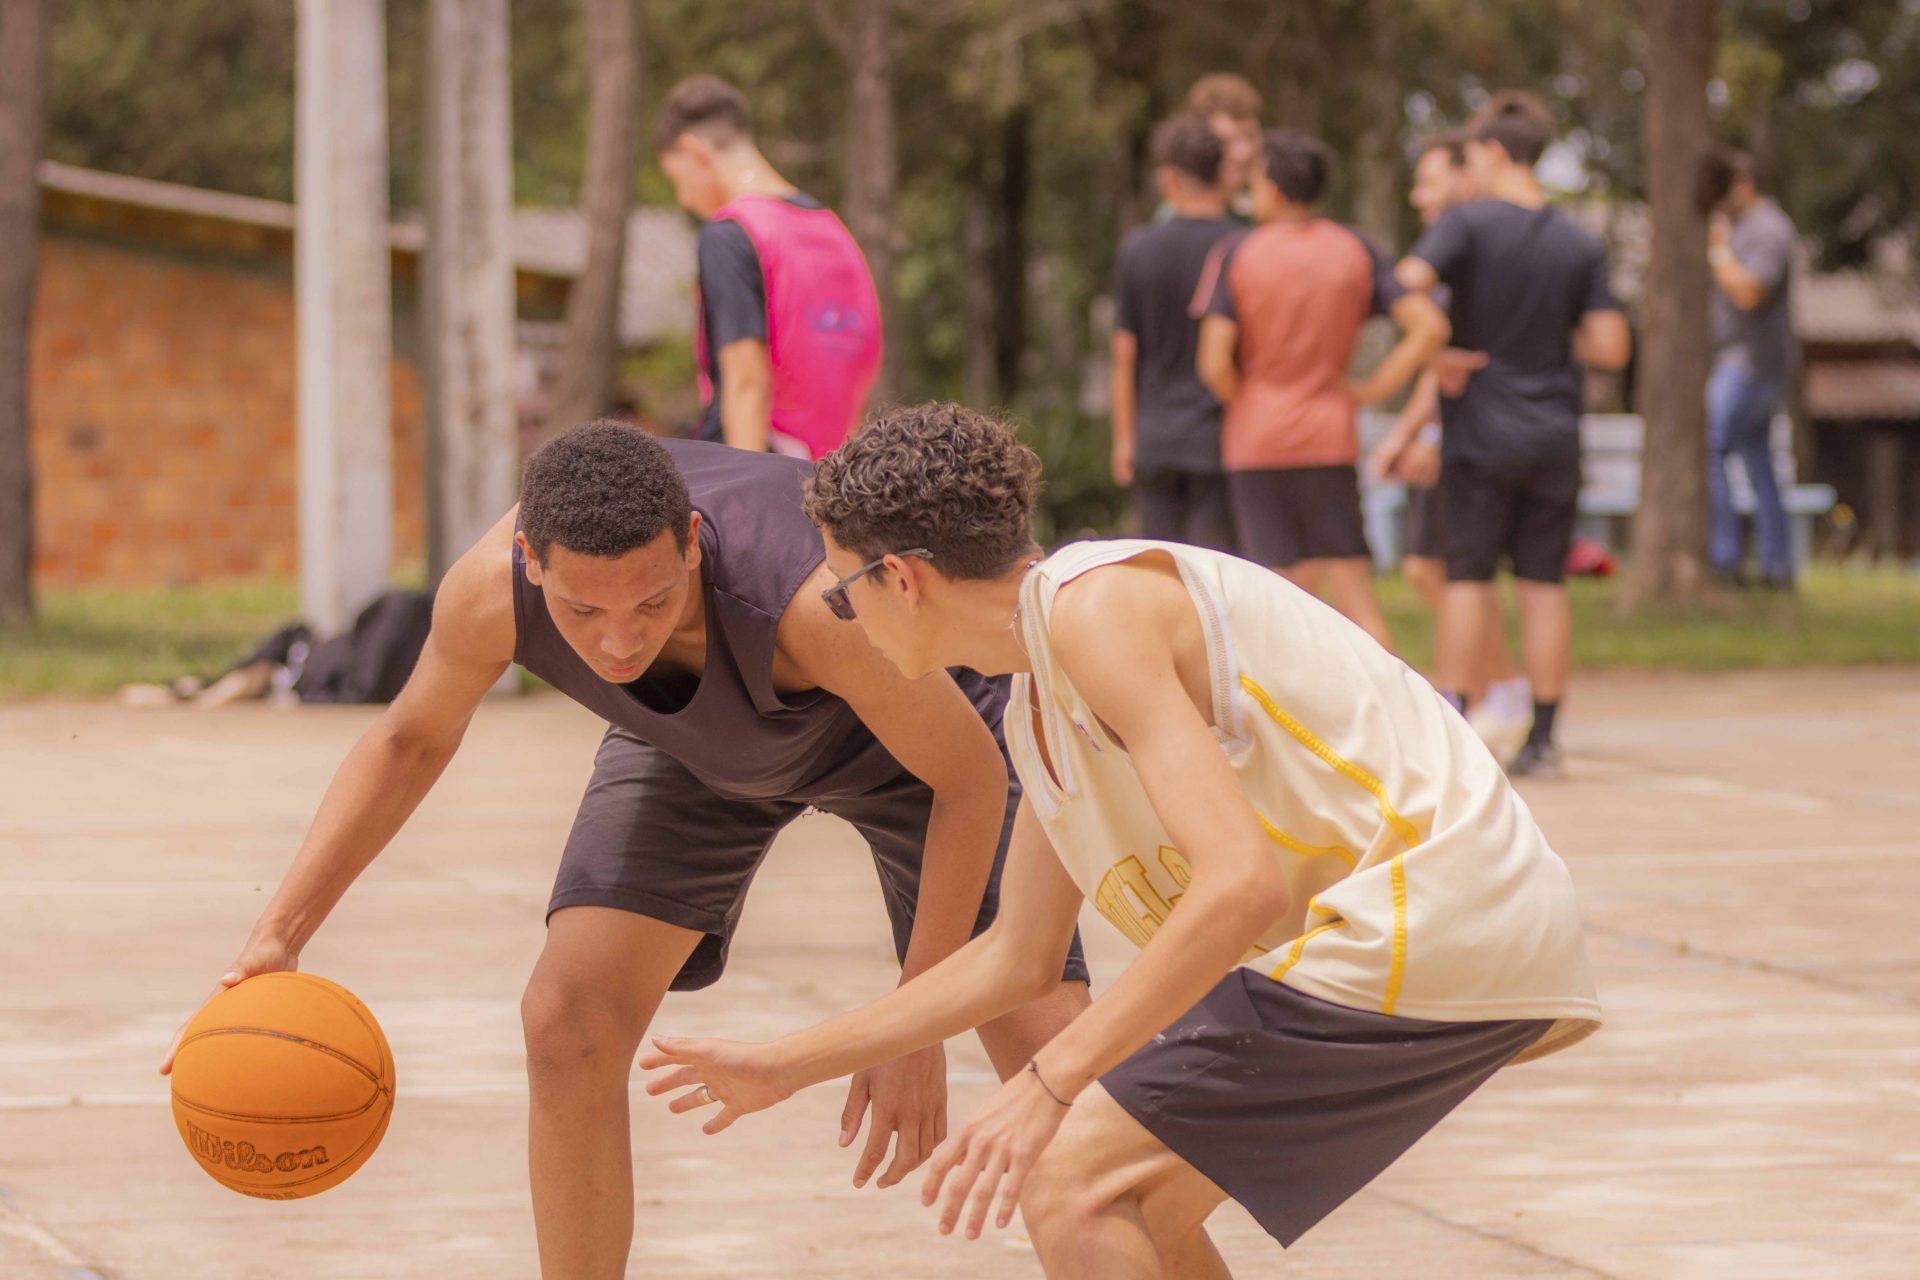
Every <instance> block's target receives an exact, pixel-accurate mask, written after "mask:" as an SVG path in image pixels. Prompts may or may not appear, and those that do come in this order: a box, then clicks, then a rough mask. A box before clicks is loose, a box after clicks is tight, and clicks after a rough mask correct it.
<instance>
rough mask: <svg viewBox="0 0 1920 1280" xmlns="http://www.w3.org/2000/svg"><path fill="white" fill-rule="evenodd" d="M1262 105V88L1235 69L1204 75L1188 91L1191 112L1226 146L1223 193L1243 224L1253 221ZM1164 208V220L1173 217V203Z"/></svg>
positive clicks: (1230, 213) (1229, 208) (1222, 164)
mask: <svg viewBox="0 0 1920 1280" xmlns="http://www.w3.org/2000/svg"><path fill="white" fill-rule="evenodd" d="M1260 107H1261V102H1260V91H1259V90H1258V89H1256V88H1254V87H1253V85H1252V83H1251V82H1250V81H1248V80H1247V79H1246V77H1244V76H1237V75H1234V74H1233V73H1232V72H1231V71H1215V72H1213V73H1212V74H1210V75H1204V76H1201V77H1200V78H1199V79H1198V80H1195V81H1194V82H1193V87H1192V88H1190V89H1188V90H1187V102H1186V109H1187V114H1188V115H1195V116H1199V117H1200V118H1201V119H1202V120H1204V121H1206V122H1207V127H1208V128H1210V129H1212V130H1213V135H1214V137H1216V138H1218V139H1220V145H1221V146H1222V147H1223V148H1224V149H1225V150H1224V152H1223V154H1222V156H1221V159H1220V179H1219V183H1220V195H1221V197H1222V198H1223V199H1224V200H1225V201H1226V205H1227V216H1228V217H1230V218H1232V219H1234V220H1235V221H1237V222H1239V223H1240V224H1241V225H1242V226H1248V225H1251V224H1252V222H1253V216H1252V215H1253V202H1252V197H1251V196H1250V195H1249V193H1248V191H1247V183H1248V182H1249V181H1250V180H1251V179H1252V177H1253V171H1254V169H1255V168H1256V167H1257V166H1258V165H1259V163H1260ZM1160 208H1161V213H1160V215H1159V216H1160V218H1161V219H1162V220H1164V219H1165V218H1167V217H1171V216H1172V214H1171V212H1170V211H1169V210H1170V206H1168V205H1166V204H1162V205H1161V206H1160Z"/></svg>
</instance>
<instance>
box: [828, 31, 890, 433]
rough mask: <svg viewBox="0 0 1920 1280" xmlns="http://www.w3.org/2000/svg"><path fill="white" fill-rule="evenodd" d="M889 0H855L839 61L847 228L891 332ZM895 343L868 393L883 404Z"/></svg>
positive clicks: (888, 391)
mask: <svg viewBox="0 0 1920 1280" xmlns="http://www.w3.org/2000/svg"><path fill="white" fill-rule="evenodd" d="M893 4H894V0H855V2H854V12H853V23H852V25H851V26H850V27H848V28H847V29H846V31H845V33H844V40H845V43H844V45H843V46H842V48H841V54H842V56H843V57H844V58H845V60H846V64H847V77H848V81H849V88H848V94H847V190H846V203H845V205H844V208H845V210H846V214H847V228H848V230H850V231H852V232H853V237H854V239H855V240H858V241H859V242H860V248H861V250H862V251H863V252H864V253H865V254H866V255H867V266H868V267H869V268H870V269H871V270H872V272H873V286H874V289H875V291H876V292H877V293H878V294H879V295H880V314H881V316H882V318H883V320H884V321H886V322H887V323H885V324H883V325H882V329H883V331H886V332H891V330H892V324H891V321H892V320H893V316H894V309H895V306H894V296H893V260H894V244H893V238H894V222H893V209H894V195H895V192H896V191H897V190H898V188H899V185H900V158H899V144H898V142H897V140H896V137H895V132H894V120H895V117H894V102H893ZM898 349H899V345H898V344H897V343H893V342H889V343H887V345H886V360H885V363H884V365H883V366H882V368H881V371H880V382H879V385H878V386H877V387H876V389H875V394H876V395H877V397H878V398H879V399H880V400H881V401H882V402H886V401H890V400H892V399H893V398H894V397H895V396H896V395H897V394H898V391H897V389H898V386H899V377H898V372H899V371H898V367H897V361H896V359H895V353H896V351H898Z"/></svg>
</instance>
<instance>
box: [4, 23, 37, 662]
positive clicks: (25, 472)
mask: <svg viewBox="0 0 1920 1280" xmlns="http://www.w3.org/2000/svg"><path fill="white" fill-rule="evenodd" d="M46 54H47V6H46V0H0V625H3V624H6V623H14V622H28V621H31V620H32V618H33V457H32V453H31V451H30V449H29V440H28V437H29V428H30V426H31V419H30V417H29V409H30V406H29V404H28V389H27V377H28V363H29V359H28V358H29V355H30V344H29V339H30V338H31V336H32V333H33V294H34V285H35V281H36V276H37V273H38V270H39V265H40V180H39V177H38V175H37V170H38V169H39V165H40V150H41V146H42V144H43V142H44V141H45V137H46V123H47V116H46Z"/></svg>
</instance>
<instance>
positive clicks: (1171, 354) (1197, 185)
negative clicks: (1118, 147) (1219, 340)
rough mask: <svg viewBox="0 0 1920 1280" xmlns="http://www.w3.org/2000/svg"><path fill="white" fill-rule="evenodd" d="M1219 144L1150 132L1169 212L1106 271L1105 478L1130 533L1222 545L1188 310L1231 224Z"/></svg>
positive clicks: (1217, 487) (1201, 134)
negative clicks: (1109, 355) (1108, 429)
mask: <svg viewBox="0 0 1920 1280" xmlns="http://www.w3.org/2000/svg"><path fill="white" fill-rule="evenodd" d="M1224 151H1225V148H1224V147H1223V146H1222V145H1221V142H1220V139H1219V137H1218V136H1217V134H1216V133H1215V132H1214V131H1213V130H1212V129H1211V128H1210V127H1209V126H1208V124H1207V122H1206V121H1205V120H1203V119H1201V118H1200V117H1199V116H1195V115H1179V116H1174V117H1173V118H1172V119H1170V120H1164V121H1162V122H1161V123H1160V125H1159V127H1158V128H1156V129H1155V130H1154V131H1153V161H1154V182H1155V184H1156V185H1157V186H1158V188H1159V192H1160V198H1161V199H1162V200H1163V201H1164V202H1165V203H1166V205H1167V206H1168V207H1169V208H1171V209H1172V211H1173V216H1172V217H1170V218H1168V219H1167V220H1165V221H1163V222H1156V223H1153V224H1152V225H1150V226H1145V227H1138V228H1136V229H1134V230H1133V231H1132V232H1129V233H1128V235H1127V238H1126V239H1125V240H1124V241H1122V242H1121V245H1120V254H1119V258H1118V260H1117V262H1116V263H1115V266H1114V273H1113V299H1114V321H1113V388H1112V390H1113V479H1114V482H1115V483H1116V484H1118V485H1120V486H1121V487H1122V488H1131V489H1132V490H1133V507H1134V513H1135V515H1136V516H1138V517H1139V521H1140V536H1141V537H1143V538H1152V539H1154V540H1156V541H1161V542H1185V543H1191V544H1192V545H1194V546H1200V547H1211V548H1213V549H1214V550H1216V551H1229V552H1230V551H1232V550H1233V547H1234V539H1233V520H1232V517H1231V515H1230V514H1229V513H1228V510H1227V483H1226V479H1225V477H1224V476H1223V475H1222V474H1221V469H1220V402H1219V401H1218V400H1216V399H1215V398H1214V395H1213V392H1211V391H1209V390H1208V389H1207V385H1206V384H1205V383H1204V382H1202V381H1200V375H1199V373H1198V372H1197V371H1196V370H1195V368H1194V351H1195V347H1196V345H1197V343H1198V339H1199V331H1200V323H1199V321H1198V320H1197V319H1196V318H1195V317H1194V316H1193V315H1192V304H1193V296H1194V290H1195V289H1196V288H1197V287H1198V286H1199V283H1200V276H1201V272H1202V270H1203V269H1204V268H1205V266H1206V263H1207V255H1208V254H1209V253H1210V252H1212V250H1213V248H1214V246H1215V245H1217V244H1219V243H1220V241H1221V239H1222V238H1223V237H1225V236H1227V235H1229V234H1231V233H1232V232H1233V230H1234V229H1235V227H1236V225H1237V224H1235V223H1234V222H1233V221H1232V220H1231V219H1230V218H1228V217H1227V216H1226V215H1227V202H1226V197H1225V195H1224V194H1223V193H1222V191H1221V188H1220V169H1221V160H1222V157H1223V153H1224Z"/></svg>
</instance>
